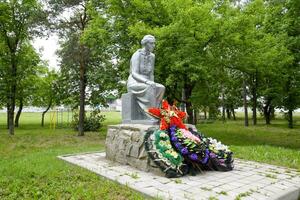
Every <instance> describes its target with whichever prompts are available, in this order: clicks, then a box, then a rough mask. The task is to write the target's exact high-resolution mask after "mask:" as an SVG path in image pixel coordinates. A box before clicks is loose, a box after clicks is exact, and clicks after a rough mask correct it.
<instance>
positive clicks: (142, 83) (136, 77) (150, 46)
mask: <svg viewBox="0 0 300 200" xmlns="http://www.w3.org/2000/svg"><path fill="white" fill-rule="evenodd" d="M141 44H142V47H143V48H142V49H138V50H137V51H136V52H135V53H134V54H133V55H132V57H131V60H130V75H129V78H128V81H127V90H128V92H131V93H133V94H134V95H135V97H136V99H137V103H138V106H139V107H140V111H141V112H143V113H144V116H145V118H144V119H151V117H149V116H148V115H146V113H145V112H144V110H147V109H148V108H150V107H159V105H160V103H161V101H162V98H163V95H164V92H165V87H164V86H163V85H161V84H159V83H155V82H154V61H155V55H154V54H153V53H152V52H153V50H154V47H155V38H154V36H152V35H146V36H144V38H143V39H142V41H141Z"/></svg>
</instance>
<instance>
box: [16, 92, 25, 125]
mask: <svg viewBox="0 0 300 200" xmlns="http://www.w3.org/2000/svg"><path fill="white" fill-rule="evenodd" d="M22 109H23V99H22V98H21V99H20V105H19V109H18V112H17V114H16V118H15V127H19V119H20V116H21V113H22Z"/></svg>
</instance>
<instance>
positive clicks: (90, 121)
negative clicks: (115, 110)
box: [71, 109, 105, 131]
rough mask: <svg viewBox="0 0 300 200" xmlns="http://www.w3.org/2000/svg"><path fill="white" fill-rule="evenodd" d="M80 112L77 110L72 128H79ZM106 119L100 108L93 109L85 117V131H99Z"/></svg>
mask: <svg viewBox="0 0 300 200" xmlns="http://www.w3.org/2000/svg"><path fill="white" fill-rule="evenodd" d="M78 119H79V117H78V113H77V112H75V113H74V115H73V121H72V124H71V126H72V128H73V129H74V130H78V123H79V121H78ZM104 120H105V117H104V115H102V114H101V113H100V110H97V109H96V110H93V111H92V112H91V113H89V114H88V116H86V117H85V118H84V126H83V128H84V131H99V129H100V128H101V127H102V122H103V121H104Z"/></svg>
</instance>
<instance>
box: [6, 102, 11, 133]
mask: <svg viewBox="0 0 300 200" xmlns="http://www.w3.org/2000/svg"><path fill="white" fill-rule="evenodd" d="M7 99H9V97H8V98H7ZM9 108H10V105H9V103H7V104H6V129H9V112H8V111H9Z"/></svg>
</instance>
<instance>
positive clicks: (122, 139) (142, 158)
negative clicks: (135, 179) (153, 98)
mask: <svg viewBox="0 0 300 200" xmlns="http://www.w3.org/2000/svg"><path fill="white" fill-rule="evenodd" d="M187 127H188V128H192V129H194V130H196V128H195V126H194V125H190V124H187ZM158 128H159V126H158V125H145V124H118V125H111V126H108V131H107V136H106V141H105V146H106V158H107V159H109V160H112V161H115V162H118V163H120V164H124V165H130V166H132V167H135V168H137V169H140V170H142V171H146V172H149V171H151V172H154V173H156V174H159V175H162V176H164V174H163V173H162V172H161V170H160V169H159V168H158V166H157V165H156V164H155V163H154V162H153V161H152V160H151V159H150V158H149V157H148V153H147V152H146V150H145V144H144V136H145V134H146V132H147V131H149V130H155V129H158Z"/></svg>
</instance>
